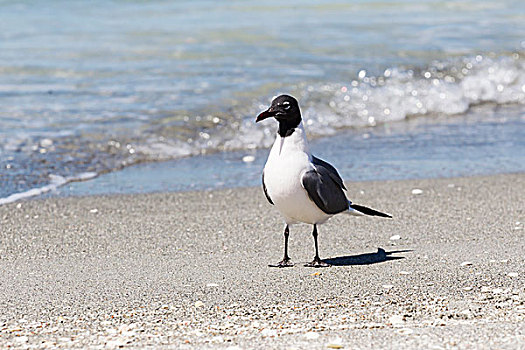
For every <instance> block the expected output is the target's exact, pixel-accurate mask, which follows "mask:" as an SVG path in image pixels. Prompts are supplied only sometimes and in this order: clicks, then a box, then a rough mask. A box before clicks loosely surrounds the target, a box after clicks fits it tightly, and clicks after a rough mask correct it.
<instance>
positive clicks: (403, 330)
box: [397, 328, 414, 335]
mask: <svg viewBox="0 0 525 350" xmlns="http://www.w3.org/2000/svg"><path fill="white" fill-rule="evenodd" d="M397 333H399V334H401V335H410V334H412V333H414V331H413V330H412V329H410V328H401V329H399V330H398V331H397Z"/></svg>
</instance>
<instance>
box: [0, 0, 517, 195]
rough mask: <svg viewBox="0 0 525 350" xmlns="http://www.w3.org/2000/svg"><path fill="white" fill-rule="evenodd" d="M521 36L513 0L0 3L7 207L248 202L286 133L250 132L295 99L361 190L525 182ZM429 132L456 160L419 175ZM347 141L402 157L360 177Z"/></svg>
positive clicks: (429, 165) (0, 135) (1, 187)
mask: <svg viewBox="0 0 525 350" xmlns="http://www.w3.org/2000/svg"><path fill="white" fill-rule="evenodd" d="M523 23H525V3H524V2H523V1H518V0H515V1H511V0H503V1H416V0H407V1H347V2H333V1H325V2H322V3H321V2H318V1H313V0H312V1H308V0H302V1H288V2H286V3H285V4H282V2H277V1H258V2H255V1H228V2H217V1H176V2H168V1H148V2H145V1H91V2H85V1H47V2H42V1H7V0H0V198H3V199H0V201H3V202H6V201H10V200H13V199H16V198H19V197H20V195H19V194H21V193H22V194H23V193H25V194H26V195H30V194H41V193H45V192H49V191H53V190H55V189H57V188H60V186H63V185H65V184H67V183H69V182H72V181H77V180H87V181H86V182H85V183H83V184H75V185H72V186H70V188H71V191H73V192H74V191H75V188H77V189H78V191H80V192H82V193H94V192H97V191H99V192H100V191H101V190H100V189H102V188H104V186H103V184H104V183H106V184H110V183H111V181H112V180H108V179H110V178H115V179H118V183H122V182H123V181H130V182H131V183H134V182H135V184H133V185H130V186H122V188H121V190H122V191H123V192H126V191H139V190H142V191H148V190H169V189H173V190H185V189H193V188H197V189H199V188H216V187H221V186H230V185H231V186H236V185H237V186H240V185H251V184H253V183H254V181H255V179H252V180H246V181H242V180H238V181H233V182H232V180H231V179H236V178H240V179H251V178H252V177H254V175H251V174H255V173H257V171H255V170H258V169H259V168H260V167H261V166H262V164H263V162H264V156H263V155H264V154H265V151H264V148H265V147H268V146H269V145H271V143H272V142H273V138H274V132H275V125H273V124H272V123H259V124H254V123H253V120H254V118H255V116H256V115H257V113H258V112H259V111H261V110H262V109H263V108H265V107H266V106H267V105H268V104H269V102H270V100H271V98H272V96H274V95H277V94H279V93H283V92H286V93H291V94H293V95H295V96H296V97H297V98H299V100H300V103H301V106H302V111H303V115H304V119H305V124H306V127H307V129H308V133H309V136H310V137H311V138H312V139H313V140H314V143H315V145H316V147H318V149H316V151H317V153H328V155H329V156H332V157H330V159H333V158H334V157H335V158H336V160H337V161H338V163H337V164H338V167H339V168H341V169H342V170H341V171H342V172H343V173H346V174H347V175H350V176H352V177H351V179H359V180H361V179H362V180H367V179H385V178H386V179H388V178H403V175H402V174H406V176H405V177H418V176H419V177H422V176H423V177H424V176H432V174H434V175H435V174H438V173H439V172H437V173H436V171H435V169H436V167H437V168H440V169H459V170H457V171H452V172H451V173H445V174H441V173H439V174H438V175H439V176H446V175H447V174H448V175H450V174H453V175H468V174H471V173H480V174H481V173H493V172H497V171H506V172H508V171H523V162H522V161H521V160H522V158H521V156H520V155H521V154H522V153H525V152H523V141H522V140H523V137H524V132H523V129H524V128H523V126H524V114H525V112H524V111H525V25H524V24H523ZM414 120H417V122H414ZM414 125H417V127H415V126H414ZM425 125H432V127H430V126H428V127H427V126H425ZM494 125H496V126H497V127H494ZM491 126H492V127H493V129H491ZM429 128H430V129H429ZM457 128H459V129H460V130H462V131H464V132H460V133H458V132H457ZM392 130H393V131H392ZM429 130H431V131H429ZM491 130H492V132H493V133H496V135H493V137H492V138H491V137H489V135H491ZM429 133H430V134H431V135H433V136H432V137H430V139H432V140H434V141H435V140H443V141H444V142H448V143H447V145H448V146H447V147H449V146H450V147H449V148H447V152H445V153H444V154H443V156H442V157H441V158H439V159H438V160H435V159H434V158H432V157H431V155H432V154H434V153H432V152H434V151H435V149H436V148H435V147H438V149H439V146H440V145H441V143H440V142H436V143H433V142H423V141H421V144H422V146H420V147H418V148H417V149H418V150H420V151H421V150H427V151H426V152H427V153H424V152H423V153H422V154H419V158H418V159H419V160H420V161H419V162H412V160H413V157H411V155H413V152H410V150H413V149H412V148H411V147H413V143H411V140H412V141H413V140H428V139H429V137H428V136H427V134H428V135H430V134H429ZM363 135H372V136H374V137H370V138H368V137H366V136H363ZM381 135H383V136H381ZM392 135H394V136H392ZM450 135H456V137H455V138H451V136H450ZM502 135H503V136H502ZM375 136H378V137H375ZM354 137H355V139H353V138H354ZM347 140H354V141H355V140H359V142H357V141H355V142H353V143H351V144H347V147H346V149H348V148H349V147H357V148H358V149H361V150H368V149H374V150H375V151H376V152H381V150H386V151H385V152H383V154H386V155H388V154H389V153H388V149H392V148H395V149H396V150H397V151H396V153H395V154H405V155H406V156H405V157H404V158H403V157H401V158H397V161H396V164H395V166H394V168H395V169H400V170H399V171H398V172H397V173H396V171H392V170H391V168H390V166H391V165H392V162H391V161H389V160H388V159H386V158H385V161H384V162H383V163H381V164H380V163H372V164H368V165H364V168H359V166H357V165H355V164H356V162H355V161H352V159H350V160H348V159H347V160H346V161H345V158H344V157H343V156H342V155H338V154H340V152H335V151H334V152H333V154H332V153H331V151H330V150H339V149H338V145H340V144H344V142H345V141H347ZM380 141H381V142H384V143H381V142H380ZM378 142H379V143H378ZM473 144H474V145H478V146H472V145H473ZM431 145H435V147H434V146H432V147H434V148H432V147H431ZM425 147H426V148H425ZM465 149H472V150H473V152H470V153H468V154H467V155H465V156H463V157H460V158H458V159H456V158H455V156H454V153H455V152H454V150H456V151H457V153H458V154H463V153H462V152H463V151H464V150H465ZM479 149H483V150H484V151H483V152H479V151H477V150H479ZM323 151H324V152H323ZM509 152H510V153H509ZM246 155H252V156H253V157H254V161H253V162H250V161H248V162H246V161H242V159H243V157H245V156H246ZM426 155H427V158H425V157H426ZM495 155H496V156H495ZM465 157H467V158H465ZM468 157H474V158H476V160H475V161H474V160H473V161H469V159H470V158H468ZM484 157H485V158H484ZM487 157H488V158H487ZM372 158H373V159H375V158H374V157H372ZM387 158H388V157H387ZM239 159H240V161H239ZM244 159H245V160H249V159H250V158H244ZM229 160H231V161H229ZM458 160H461V161H462V162H459V163H458V162H456V161H458ZM159 161H170V162H168V163H162V164H161V163H158V162H159ZM455 162H456V163H455ZM465 162H466V163H465ZM140 163H145V165H142V166H139V167H130V166H131V165H134V164H140ZM237 163H239V164H241V165H243V164H244V167H243V166H237V167H236V168H232V167H231V165H232V164H237ZM460 163H461V164H463V165H465V164H466V165H465V166H464V167H462V166H461V164H460ZM192 164H193V165H192ZM197 164H207V168H206V169H208V171H197V170H195V171H193V172H192V171H191V169H199V166H197ZM494 164H499V166H494ZM453 165H454V166H455V167H454V166H453ZM185 166H187V167H188V171H189V172H181V169H184V167H185ZM372 166H373V167H372ZM458 166H459V168H458ZM210 167H211V168H210ZM257 167H259V168H257ZM140 169H142V170H140ZM144 169H146V170H147V171H149V173H148V175H147V177H143V178H141V177H140V176H139V175H137V172H139V173H140V172H141V171H145V170H144ZM148 169H149V170H148ZM210 169H213V171H211V173H210ZM232 169H233V170H232ZM235 169H237V170H238V173H237V172H236V170H235ZM245 169H252V170H254V171H253V172H252V170H246V171H247V172H245ZM359 169H361V170H362V174H363V175H359V174H361V173H360V171H361V170H359ZM374 169H375V170H374ZM377 169H380V170H381V172H380V174H378V172H377ZM389 169H390V170H389ZM404 169H408V170H407V171H403V170H404ZM461 169H464V170H461ZM102 174H106V175H103V176H100V175H102ZM133 174H135V175H133ZM170 174H171V175H170ZM181 174H182V175H181ZM238 174H241V176H240V177H239V175H238ZM243 174H244V175H243ZM366 174H368V175H366ZM96 177H98V178H97V179H95V178H96ZM156 177H157V178H156ZM163 177H165V179H166V181H163V180H162V178H163ZM140 178H141V180H139V179H140ZM188 178H190V179H191V181H188ZM146 179H152V181H151V183H152V184H151V185H148V184H147V181H145V180H146ZM156 179H157V180H159V181H156ZM177 179H180V181H178V180H177ZM210 179H213V180H212V181H210ZM168 180H169V181H168ZM137 181H140V182H142V184H141V185H137V184H136V182H137ZM250 181H251V182H250ZM155 183H165V184H166V185H165V186H163V187H160V188H157V187H155V185H154V184H155ZM230 183H231V184H230ZM90 184H91V185H90ZM95 184H98V185H95ZM90 186H91V187H90ZM79 188H83V189H79ZM90 188H91V190H90ZM68 191H70V190H63V191H62V192H65V193H69V192H68ZM107 192H111V190H109V189H108V190H107ZM107 192H104V193H107ZM22 196H23V195H22ZM8 198H10V199H8Z"/></svg>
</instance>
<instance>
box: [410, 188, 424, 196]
mask: <svg viewBox="0 0 525 350" xmlns="http://www.w3.org/2000/svg"><path fill="white" fill-rule="evenodd" d="M422 193H423V190H422V189H420V188H414V189H413V190H412V194H416V195H417V194H422Z"/></svg>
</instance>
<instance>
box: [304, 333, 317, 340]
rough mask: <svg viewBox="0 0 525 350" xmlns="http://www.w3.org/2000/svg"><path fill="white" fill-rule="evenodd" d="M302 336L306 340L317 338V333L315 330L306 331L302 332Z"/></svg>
mask: <svg viewBox="0 0 525 350" xmlns="http://www.w3.org/2000/svg"><path fill="white" fill-rule="evenodd" d="M304 337H305V338H306V339H308V340H315V339H317V338H319V333H316V332H306V333H305V334H304Z"/></svg>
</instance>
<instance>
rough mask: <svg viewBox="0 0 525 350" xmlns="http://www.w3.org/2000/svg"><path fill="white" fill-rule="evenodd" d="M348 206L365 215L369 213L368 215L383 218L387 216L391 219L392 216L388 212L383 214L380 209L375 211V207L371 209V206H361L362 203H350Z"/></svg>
mask: <svg viewBox="0 0 525 350" xmlns="http://www.w3.org/2000/svg"><path fill="white" fill-rule="evenodd" d="M350 208H352V209H355V210H357V211H359V212H361V213H363V214H365V215H370V216H380V217H383V218H389V219H392V216H391V215H389V214H385V213H382V212H380V211H377V210H375V209H372V208H368V207H365V206H362V205H358V204H351V205H350Z"/></svg>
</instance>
